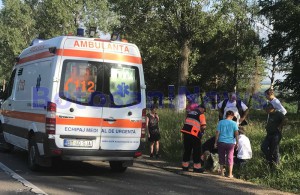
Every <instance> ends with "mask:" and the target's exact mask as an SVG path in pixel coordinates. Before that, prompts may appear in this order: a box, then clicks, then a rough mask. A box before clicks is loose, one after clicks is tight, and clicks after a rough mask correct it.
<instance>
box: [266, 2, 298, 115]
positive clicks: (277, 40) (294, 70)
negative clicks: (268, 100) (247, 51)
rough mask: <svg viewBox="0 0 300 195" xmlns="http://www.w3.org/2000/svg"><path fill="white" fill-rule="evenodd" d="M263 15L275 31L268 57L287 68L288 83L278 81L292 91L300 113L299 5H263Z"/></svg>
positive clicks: (267, 49) (280, 86)
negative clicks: (273, 58)
mask: <svg viewBox="0 0 300 195" xmlns="http://www.w3.org/2000/svg"><path fill="white" fill-rule="evenodd" d="M260 5H261V6H262V10H261V14H262V15H264V16H265V17H266V18H267V19H268V20H269V21H270V24H271V26H272V27H273V30H272V32H271V34H269V39H268V41H267V45H266V49H265V50H266V54H269V55H270V56H274V55H277V56H278V63H280V64H281V65H282V66H284V67H285V71H286V79H285V80H284V81H277V82H276V83H277V86H279V88H280V89H282V90H292V91H293V94H294V97H295V99H296V100H297V101H298V109H297V110H298V112H299V110H300V101H299V99H300V77H299V73H300V34H299V31H300V26H299V19H300V2H299V1H294V0H284V1H283V0H277V1H264V0H261V1H260Z"/></svg>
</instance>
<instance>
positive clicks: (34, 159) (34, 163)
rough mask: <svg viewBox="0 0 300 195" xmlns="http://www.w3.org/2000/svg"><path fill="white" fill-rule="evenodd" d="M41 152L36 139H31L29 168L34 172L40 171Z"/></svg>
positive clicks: (29, 144)
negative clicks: (39, 159)
mask: <svg viewBox="0 0 300 195" xmlns="http://www.w3.org/2000/svg"><path fill="white" fill-rule="evenodd" d="M38 158H39V151H38V148H37V144H36V142H35V140H34V138H31V139H30V140H29V143H28V167H29V169H30V170H32V171H38V170H39V169H40V165H39V164H38Z"/></svg>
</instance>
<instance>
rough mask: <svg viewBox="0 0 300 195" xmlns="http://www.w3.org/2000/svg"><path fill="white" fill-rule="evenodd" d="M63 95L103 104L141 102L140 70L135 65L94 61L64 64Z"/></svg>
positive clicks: (67, 62) (116, 105)
mask: <svg viewBox="0 0 300 195" xmlns="http://www.w3.org/2000/svg"><path fill="white" fill-rule="evenodd" d="M60 97H61V98H62V99H66V100H68V101H71V102H74V103H77V104H82V105H89V106H98V107H99V106H101V107H126V106H130V105H135V104H138V103H140V102H141V94H140V80H139V69H138V68H137V67H135V66H129V65H123V64H115V63H103V62H93V61H79V60H66V61H65V62H64V63H63V69H62V76H61V84H60Z"/></svg>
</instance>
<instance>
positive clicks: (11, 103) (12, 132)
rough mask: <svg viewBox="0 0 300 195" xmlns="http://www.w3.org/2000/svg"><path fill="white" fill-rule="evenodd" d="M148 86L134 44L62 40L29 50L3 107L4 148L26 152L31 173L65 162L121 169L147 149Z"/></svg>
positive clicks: (14, 74) (0, 117) (17, 67)
mask: <svg viewBox="0 0 300 195" xmlns="http://www.w3.org/2000/svg"><path fill="white" fill-rule="evenodd" d="M145 88H146V86H145V81H144V74H143V68H142V59H141V56H140V52H139V50H138V48H137V47H136V46H135V45H134V44H130V43H126V42H121V41H111V40H101V39H97V38H84V37H76V36H60V37H56V38H53V39H49V40H45V41H43V42H40V43H37V44H35V45H33V46H30V47H29V48H27V49H25V50H24V51H23V52H22V53H21V54H20V56H19V57H18V58H17V63H16V64H15V66H14V68H13V71H12V74H11V78H10V80H9V84H8V87H7V90H6V93H5V100H4V102H3V104H2V107H1V114H0V120H1V126H0V128H1V131H3V135H4V140H5V142H6V145H7V148H6V149H7V150H9V149H11V148H12V147H14V146H16V147H18V148H22V149H25V150H27V151H28V165H29V168H30V169H32V170H37V169H39V168H40V166H50V165H51V162H52V159H53V158H54V157H60V158H61V159H63V160H71V161H109V163H110V167H111V169H112V170H114V171H119V172H123V171H125V170H126V168H127V167H128V166H131V165H132V164H133V159H134V158H135V157H138V156H140V155H141V152H142V149H143V148H144V141H145V117H146V109H145V107H146V101H145Z"/></svg>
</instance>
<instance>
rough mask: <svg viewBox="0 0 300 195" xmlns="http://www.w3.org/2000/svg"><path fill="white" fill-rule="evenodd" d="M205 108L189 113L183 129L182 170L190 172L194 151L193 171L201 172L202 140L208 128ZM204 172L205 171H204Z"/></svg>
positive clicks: (200, 107) (201, 107) (202, 106)
mask: <svg viewBox="0 0 300 195" xmlns="http://www.w3.org/2000/svg"><path fill="white" fill-rule="evenodd" d="M204 112H205V106H204V105H203V104H201V105H200V106H199V107H198V108H197V109H194V110H191V111H190V112H188V113H187V117H186V119H185V123H184V126H183V127H182V129H181V133H182V134H183V146H184V153H183V158H182V170H183V171H188V170H189V162H190V157H191V154H192V151H193V166H194V168H193V171H194V172H196V173H200V172H201V170H202V169H201V162H200V155H201V138H202V135H203V134H204V131H205V128H206V118H205V115H204ZM202 172H203V171H202Z"/></svg>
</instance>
